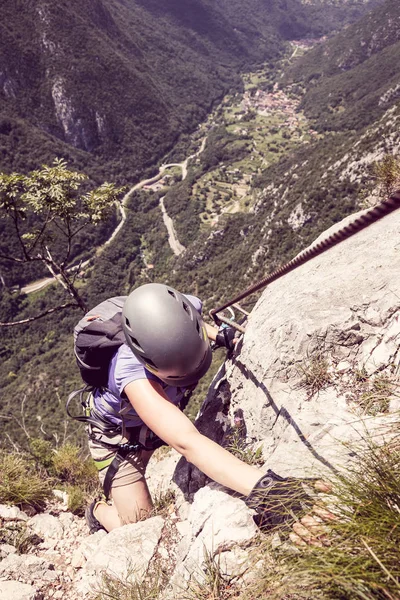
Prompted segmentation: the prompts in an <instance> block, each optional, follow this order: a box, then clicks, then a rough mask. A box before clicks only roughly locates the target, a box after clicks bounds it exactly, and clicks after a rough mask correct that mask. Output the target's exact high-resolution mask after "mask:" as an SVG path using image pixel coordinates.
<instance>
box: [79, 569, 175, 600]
mask: <svg viewBox="0 0 400 600" xmlns="http://www.w3.org/2000/svg"><path fill="white" fill-rule="evenodd" d="M166 583H167V581H166V577H165V575H164V573H163V572H162V571H161V570H160V569H158V570H157V569H152V570H151V571H149V572H148V573H147V574H146V576H145V577H144V578H143V580H142V581H139V582H138V581H136V577H135V573H134V572H133V571H131V572H129V573H128V574H127V576H126V578H124V579H122V578H120V577H113V576H111V575H109V574H107V573H104V575H103V579H102V582H101V584H100V586H99V589H98V590H96V591H95V592H94V594H93V595H92V596H91V600H157V599H158V598H159V597H160V594H161V592H162V590H163V589H164V588H165V585H166Z"/></svg>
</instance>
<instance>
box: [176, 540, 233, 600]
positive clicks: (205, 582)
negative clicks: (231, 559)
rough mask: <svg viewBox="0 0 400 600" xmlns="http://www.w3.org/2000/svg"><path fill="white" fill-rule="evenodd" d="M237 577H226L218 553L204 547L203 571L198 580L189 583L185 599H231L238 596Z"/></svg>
mask: <svg viewBox="0 0 400 600" xmlns="http://www.w3.org/2000/svg"><path fill="white" fill-rule="evenodd" d="M235 579H237V577H228V576H227V575H225V574H224V573H223V572H222V568H221V560H220V555H219V554H217V555H216V556H213V554H212V553H211V552H209V551H207V550H206V549H204V564H203V573H202V574H201V576H200V577H199V578H198V580H196V581H194V582H192V583H190V584H189V589H188V592H187V596H186V599H185V600H231V599H233V598H240V592H239V589H238V586H237V585H236V584H235V583H234V580H235Z"/></svg>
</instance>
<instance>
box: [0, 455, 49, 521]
mask: <svg viewBox="0 0 400 600" xmlns="http://www.w3.org/2000/svg"><path fill="white" fill-rule="evenodd" d="M51 496H52V490H51V486H50V482H49V481H48V480H46V479H44V478H43V476H42V475H41V474H40V473H39V472H38V471H37V470H36V468H35V465H34V464H33V462H32V461H29V460H28V459H27V458H26V457H24V456H23V455H21V454H14V453H6V452H0V503H6V504H13V505H17V506H20V507H22V508H23V507H26V506H31V507H33V508H34V509H35V510H41V509H43V508H44V506H45V504H46V502H47V500H48V499H49V498H51Z"/></svg>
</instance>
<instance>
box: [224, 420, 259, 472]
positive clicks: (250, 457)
mask: <svg viewBox="0 0 400 600" xmlns="http://www.w3.org/2000/svg"><path fill="white" fill-rule="evenodd" d="M226 449H227V450H229V452H230V453H231V454H233V455H234V456H236V457H237V458H239V459H240V460H242V461H243V462H245V463H247V464H248V465H254V466H255V467H257V466H259V467H261V466H262V465H263V464H264V462H265V460H264V457H263V453H262V446H258V447H257V448H255V447H254V444H249V443H247V442H246V436H245V435H244V434H243V432H242V431H241V429H240V427H235V428H234V429H233V430H232V431H231V432H230V433H229V434H228V435H227V436H226Z"/></svg>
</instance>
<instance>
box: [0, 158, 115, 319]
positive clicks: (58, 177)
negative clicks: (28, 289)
mask: <svg viewBox="0 0 400 600" xmlns="http://www.w3.org/2000/svg"><path fill="white" fill-rule="evenodd" d="M86 179H87V176H85V175H84V174H83V173H78V172H76V171H69V170H68V169H67V164H66V162H65V161H63V160H61V159H56V160H55V161H54V163H53V165H52V166H51V167H49V166H47V165H43V167H42V169H41V170H38V171H33V172H32V173H29V175H21V174H19V173H11V175H6V174H4V173H0V216H1V217H2V221H3V223H4V222H5V228H6V230H9V231H11V230H12V232H13V235H12V236H10V237H9V238H8V239H7V240H4V241H3V242H2V245H1V247H0V258H1V260H2V261H3V263H4V262H6V263H11V264H14V265H15V264H16V265H18V266H19V267H21V265H22V266H24V265H26V264H28V265H30V264H40V265H42V266H43V267H47V269H48V270H49V272H50V275H53V276H54V277H57V281H58V282H59V283H60V284H61V285H62V287H64V289H65V290H66V291H67V293H68V295H69V296H71V297H72V299H73V300H74V305H77V306H79V307H80V308H81V309H82V310H85V303H84V301H83V299H82V298H81V296H80V295H79V292H78V290H77V288H76V286H75V284H74V276H73V275H71V273H70V262H71V260H72V259H74V258H75V259H76V257H77V255H79V250H80V248H81V246H82V245H83V244H84V237H83V230H85V231H86V229H88V228H89V227H90V226H91V225H92V226H95V225H97V224H98V223H101V222H103V221H106V220H107V219H108V218H109V217H110V215H111V214H112V213H113V212H115V203H116V202H117V199H118V196H119V195H120V194H121V193H122V191H123V190H122V188H120V189H117V188H115V186H114V185H113V184H110V183H103V184H102V185H101V186H100V187H99V188H97V189H95V190H91V191H88V192H86V193H82V191H81V189H80V188H81V187H82V184H83V183H84V182H85V180H86ZM79 234H80V239H78V240H77V237H78V235H79ZM68 268H69V270H68ZM19 281H21V275H19Z"/></svg>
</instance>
